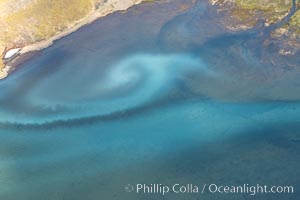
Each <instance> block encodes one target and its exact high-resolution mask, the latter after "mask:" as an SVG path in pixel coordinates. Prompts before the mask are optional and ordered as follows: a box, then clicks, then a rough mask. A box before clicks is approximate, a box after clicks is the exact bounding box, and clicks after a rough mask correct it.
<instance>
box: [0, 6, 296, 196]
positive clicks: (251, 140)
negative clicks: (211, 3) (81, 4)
mask: <svg viewBox="0 0 300 200" xmlns="http://www.w3.org/2000/svg"><path fill="white" fill-rule="evenodd" d="M183 4H184V5H186V7H187V8H189V9H186V10H182V9H181V8H182V5H183ZM218 17H220V16H218V14H217V13H216V12H215V11H214V9H213V8H211V7H208V6H207V5H206V4H205V2H201V1H198V2H197V3H196V5H194V4H193V2H192V1H188V0H185V1H183V0H178V1H172V2H171V3H170V2H169V3H163V2H160V3H154V4H153V3H152V4H151V3H150V4H144V5H139V6H136V7H134V8H132V9H130V10H129V11H128V12H127V13H115V14H112V15H110V16H107V17H105V18H103V19H100V20H98V21H97V22H95V23H93V24H91V25H88V26H86V27H84V28H82V29H80V30H79V31H77V32H75V33H73V34H71V35H69V36H67V37H65V38H63V39H61V40H59V41H57V42H55V44H54V45H53V46H51V47H50V48H47V49H45V50H43V51H41V52H39V53H37V54H36V55H35V57H34V58H33V59H31V60H30V61H27V62H25V63H24V64H22V65H21V66H19V67H18V69H17V70H16V71H15V72H14V73H13V74H12V75H11V76H10V77H8V78H7V79H6V80H4V81H1V82H0V90H1V94H0V128H1V129H0V186H1V187H0V197H1V198H0V199H6V200H19V199H25V200H27V199H28V200H29V199H30V200H35V199H46V200H47V199H49V200H60V199H72V200H75V199H80V200H82V199H85V200H96V199H107V200H108V199H253V198H255V199H272V200H274V199H282V198H284V199H298V197H299V193H298V192H297V191H298V189H297V188H299V186H300V185H299V177H300V176H299V175H300V170H299V167H298V165H299V162H300V157H299V152H300V145H299V144H300V143H299V138H300V135H299V117H300V104H299V102H298V100H299V94H300V93H299V89H300V87H299V78H298V77H299V70H298V69H297V68H289V67H288V64H287V61H286V60H285V59H284V58H281V57H278V56H275V55H276V54H274V52H273V51H271V50H270V49H264V48H263V46H260V42H259V41H260V38H259V33H258V32H259V31H248V32H244V33H237V34H229V33H228V32H226V30H224V29H222V28H221V26H218V25H217V24H216V25H215V26H212V25H213V24H215V23H214V22H215V21H216V20H217V19H218ZM274 59H280V61H281V62H278V64H276V65H274V64H273V63H274V62H272V61H274ZM289 62H294V63H296V64H297V63H299V60H298V59H297V58H293V59H290V60H289ZM137 183H146V184H150V183H158V184H166V185H172V184H175V183H180V184H189V183H193V184H199V185H201V184H205V183H206V184H212V183H216V184H223V185H238V184H268V185H293V186H294V187H295V193H294V194H280V195H274V194H273V195H271V194H264V195H257V196H255V197H253V196H250V195H247V194H239V195H220V194H209V193H204V194H197V195H195V194H181V195H178V194H168V195H167V196H161V195H159V194H154V195H146V194H134V193H127V192H126V191H125V190H124V187H125V186H126V185H127V184H137Z"/></svg>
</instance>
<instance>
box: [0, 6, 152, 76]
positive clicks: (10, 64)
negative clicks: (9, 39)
mask: <svg viewBox="0 0 300 200" xmlns="http://www.w3.org/2000/svg"><path fill="white" fill-rule="evenodd" d="M143 1H144V0H124V1H118V0H106V1H101V2H102V4H101V5H99V4H97V6H96V7H95V10H94V11H93V12H92V13H90V14H89V15H88V16H86V17H85V18H83V19H80V20H78V21H76V22H74V23H73V25H70V27H71V28H68V29H66V30H63V31H61V32H60V33H58V34H56V35H54V36H51V37H50V38H47V39H45V40H42V41H40V42H35V43H33V44H28V45H26V44H24V45H22V46H16V45H14V44H12V46H11V47H9V48H8V47H5V49H4V51H3V53H2V62H0V79H4V78H6V77H7V76H8V75H9V73H10V72H11V71H13V70H14V67H15V66H16V63H20V61H19V58H20V56H22V55H25V54H28V53H31V52H36V51H39V50H42V49H45V48H47V47H49V46H51V45H52V44H53V42H54V41H55V40H58V39H60V38H62V37H64V36H66V35H69V34H70V33H72V32H75V31H76V30H78V29H79V28H81V27H83V26H85V25H88V24H90V23H92V22H93V21H95V20H97V19H98V18H100V17H104V16H106V15H108V14H111V13H113V12H116V11H124V10H127V9H128V8H130V7H131V6H133V5H136V4H139V3H142V2H143ZM144 2H147V1H144ZM14 48H20V50H19V51H18V52H17V54H15V55H13V56H12V57H9V58H8V59H5V56H6V54H7V52H8V51H9V50H11V49H14ZM24 57H25V60H27V59H28V57H31V56H24ZM21 60H24V59H22V58H21ZM1 65H2V66H1Z"/></svg>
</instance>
